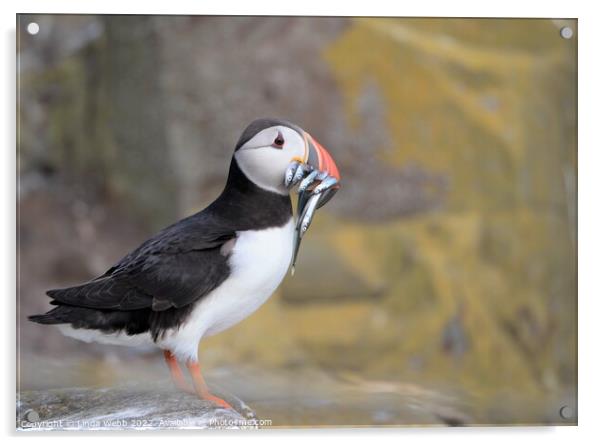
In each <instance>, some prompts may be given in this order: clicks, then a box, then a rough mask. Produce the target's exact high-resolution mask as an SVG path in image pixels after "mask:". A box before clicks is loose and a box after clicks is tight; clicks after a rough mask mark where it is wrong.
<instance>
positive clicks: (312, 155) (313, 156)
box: [305, 133, 341, 181]
mask: <svg viewBox="0 0 602 445" xmlns="http://www.w3.org/2000/svg"><path fill="white" fill-rule="evenodd" d="M305 162H306V163H307V164H309V165H311V166H312V167H314V168H316V169H318V170H319V171H322V172H326V173H328V175H330V176H332V177H333V178H336V180H337V181H340V180H341V174H340V173H339V169H338V167H337V165H336V164H335V163H334V159H332V156H331V155H330V153H328V151H327V150H326V149H325V148H324V147H323V146H322V145H321V144H320V143H319V142H318V141H316V140H315V139H314V138H313V137H312V136H311V135H310V134H309V133H305Z"/></svg>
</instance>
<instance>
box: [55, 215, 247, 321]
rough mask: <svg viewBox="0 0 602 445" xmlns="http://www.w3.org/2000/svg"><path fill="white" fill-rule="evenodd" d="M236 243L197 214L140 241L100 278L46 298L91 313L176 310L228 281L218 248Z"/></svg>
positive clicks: (219, 223) (220, 227)
mask: <svg viewBox="0 0 602 445" xmlns="http://www.w3.org/2000/svg"><path fill="white" fill-rule="evenodd" d="M235 238H236V232H235V231H234V230H233V229H231V228H228V227H227V226H226V225H225V224H224V223H223V221H219V220H217V219H216V218H214V217H212V215H211V214H207V213H205V212H202V213H198V214H196V215H193V216H191V217H189V218H186V219H183V220H182V221H180V222H178V223H176V224H174V225H172V226H170V227H168V228H166V229H164V230H162V231H161V232H159V233H158V234H157V235H155V236H154V237H152V238H150V239H149V240H147V241H145V242H144V243H143V244H142V245H141V246H140V247H138V248H137V249H136V250H134V251H132V252H131V253H130V254H128V255H127V256H125V257H124V258H123V259H122V260H120V261H119V262H118V263H117V264H115V265H114V266H113V267H111V268H110V269H109V270H108V271H107V272H106V273H105V274H104V275H101V276H100V277H98V278H96V279H94V280H92V281H90V282H88V283H85V284H82V285H80V286H74V287H70V288H66V289H55V290H50V291H48V292H47V294H48V296H50V297H51V298H53V299H54V300H56V301H55V302H54V303H55V304H57V303H58V304H67V305H71V306H80V307H86V308H93V309H113V310H122V311H125V310H137V309H143V308H152V310H154V311H164V310H167V309H169V308H172V307H174V308H181V307H183V306H186V305H188V304H190V303H192V302H194V301H196V300H198V299H199V298H201V297H203V296H204V295H206V294H207V293H209V292H211V291H212V290H213V289H215V288H216V287H217V286H219V285H220V284H221V283H222V282H223V281H224V280H225V279H226V278H227V276H228V274H229V272H230V271H229V266H228V258H227V255H228V253H227V252H222V251H223V250H224V249H222V246H223V245H224V244H225V243H227V242H228V241H230V240H234V239H235Z"/></svg>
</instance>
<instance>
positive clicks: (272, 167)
mask: <svg viewBox="0 0 602 445" xmlns="http://www.w3.org/2000/svg"><path fill="white" fill-rule="evenodd" d="M234 157H235V158H236V161H237V162H238V166H239V167H240V169H241V170H242V171H243V173H244V174H245V175H246V176H247V178H249V179H250V180H251V181H253V182H254V183H255V184H257V185H258V186H259V187H261V188H264V189H266V190H270V191H272V192H276V193H280V194H285V195H286V194H288V189H287V188H286V187H284V172H285V170H286V167H288V165H289V164H290V160H291V158H292V157H293V155H292V154H291V153H288V152H287V151H285V149H282V150H279V149H277V148H272V147H264V148H253V149H249V150H239V151H238V152H237V153H236V154H235V155H234Z"/></svg>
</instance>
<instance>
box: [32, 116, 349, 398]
mask: <svg viewBox="0 0 602 445" xmlns="http://www.w3.org/2000/svg"><path fill="white" fill-rule="evenodd" d="M339 180H340V174H339V171H338V169H337V166H336V164H335V163H334V160H333V158H332V156H331V155H330V154H329V153H328V151H327V150H326V149H325V148H324V147H322V145H320V144H319V143H318V142H317V141H316V140H315V139H314V138H313V137H312V136H310V135H309V133H307V132H306V131H304V130H303V129H301V128H300V127H299V126H297V125H295V124H292V123H290V122H288V121H285V120H282V119H272V118H270V119H257V120H255V121H253V122H252V123H251V124H250V125H249V126H248V127H247V128H246V129H245V130H244V131H243V132H242V135H241V136H240V139H239V140H238V143H237V144H236V146H235V149H234V154H233V156H232V160H231V162H230V169H229V174H228V178H227V181H226V185H225V188H224V190H223V191H222V193H221V194H220V195H219V196H218V198H217V199H216V200H215V201H213V202H212V203H211V204H210V205H209V206H208V207H207V208H205V209H204V210H202V211H200V212H198V213H195V214H193V215H191V216H189V217H187V218H184V219H182V220H180V221H178V222H176V223H175V224H173V225H171V226H169V227H166V228H165V229H163V230H161V231H160V232H158V233H157V234H156V235H154V236H153V237H151V238H150V239H148V240H146V241H145V242H143V243H142V244H141V245H140V246H139V247H137V248H136V249H134V250H133V251H131V252H130V253H128V254H127V255H125V256H124V257H123V258H122V259H121V260H119V261H118V262H117V263H116V264H114V265H113V266H112V267H110V268H109V269H108V270H107V271H106V272H105V273H104V274H102V275H101V276H99V277H97V278H94V279H92V280H91V281H89V282H87V283H84V284H80V285H76V286H72V287H67V288H63V289H54V290H49V291H48V292H47V295H48V296H49V297H50V298H51V299H52V301H51V304H52V305H54V306H55V307H54V308H53V309H52V310H50V311H49V312H47V313H45V314H43V315H33V316H30V317H29V319H30V320H31V321H34V322H36V323H41V324H47V325H58V327H59V329H60V330H61V331H62V333H63V334H64V335H67V336H70V337H74V338H76V339H78V340H82V341H85V342H92V341H94V342H98V343H103V344H112V345H125V346H156V347H158V348H160V349H162V350H163V353H164V357H165V360H166V362H167V365H168V367H169V370H170V373H171V376H172V378H173V380H174V383H175V384H176V385H177V386H178V387H179V388H180V389H182V390H186V391H189V392H194V393H196V394H197V395H198V396H199V397H201V398H202V399H206V400H211V401H213V402H215V403H217V404H218V405H220V406H222V407H226V408H230V405H229V404H228V403H227V402H226V401H224V400H222V399H220V398H219V397H216V396H215V395H213V394H211V392H210V391H209V389H208V387H207V385H206V383H205V381H204V379H203V377H202V375H201V371H200V366H199V360H198V345H199V342H200V340H201V339H202V338H203V337H207V336H211V335H214V334H217V333H219V332H221V331H223V330H225V329H227V328H229V327H231V326H233V325H235V324H236V323H238V322H240V321H241V320H243V319H244V318H246V317H247V316H249V315H250V314H251V313H253V312H254V311H255V310H257V309H258V308H259V307H260V306H261V305H262V304H263V303H264V302H265V301H266V300H267V299H268V298H269V297H270V295H271V294H272V293H273V292H274V291H275V290H276V288H277V287H278V286H279V284H280V283H281V281H282V280H283V278H284V276H285V275H286V273H287V270H288V269H289V267H290V265H291V260H292V257H293V251H294V250H296V248H297V247H298V246H295V221H294V216H293V211H292V205H291V197H290V192H291V188H292V187H293V186H294V185H295V184H299V183H300V182H301V183H304V184H303V187H304V188H307V186H308V185H309V184H313V190H312V191H311V192H310V194H314V195H316V194H319V193H320V192H324V191H326V192H330V193H324V194H323V195H322V196H321V200H322V201H323V202H320V203H319V205H323V204H324V203H325V201H326V200H328V199H329V198H330V197H331V195H332V192H333V191H334V189H335V188H336V187H338V182H339ZM310 189H311V187H310ZM179 362H183V363H185V364H186V367H187V368H188V370H189V373H190V375H191V378H192V383H193V385H192V386H190V385H189V384H188V383H187V381H186V379H185V378H184V375H183V373H182V370H181V368H180V366H179Z"/></svg>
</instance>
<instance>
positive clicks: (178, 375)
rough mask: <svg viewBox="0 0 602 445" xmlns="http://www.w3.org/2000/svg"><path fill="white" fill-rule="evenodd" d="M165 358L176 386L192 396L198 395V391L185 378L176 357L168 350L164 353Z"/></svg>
mask: <svg viewBox="0 0 602 445" xmlns="http://www.w3.org/2000/svg"><path fill="white" fill-rule="evenodd" d="M163 356H164V357H165V362H166V363H167V366H168V367H169V372H170V373H171V378H172V380H173V381H174V383H175V384H176V386H177V387H178V388H179V389H181V390H182V391H186V392H190V393H192V394H196V391H195V390H194V388H193V387H192V386H190V383H188V382H187V381H186V379H185V378H184V374H183V373H182V369H180V365H179V364H178V360H177V359H176V356H175V355H173V354H172V353H171V351H168V350H167V349H166V350H164V351H163Z"/></svg>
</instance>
